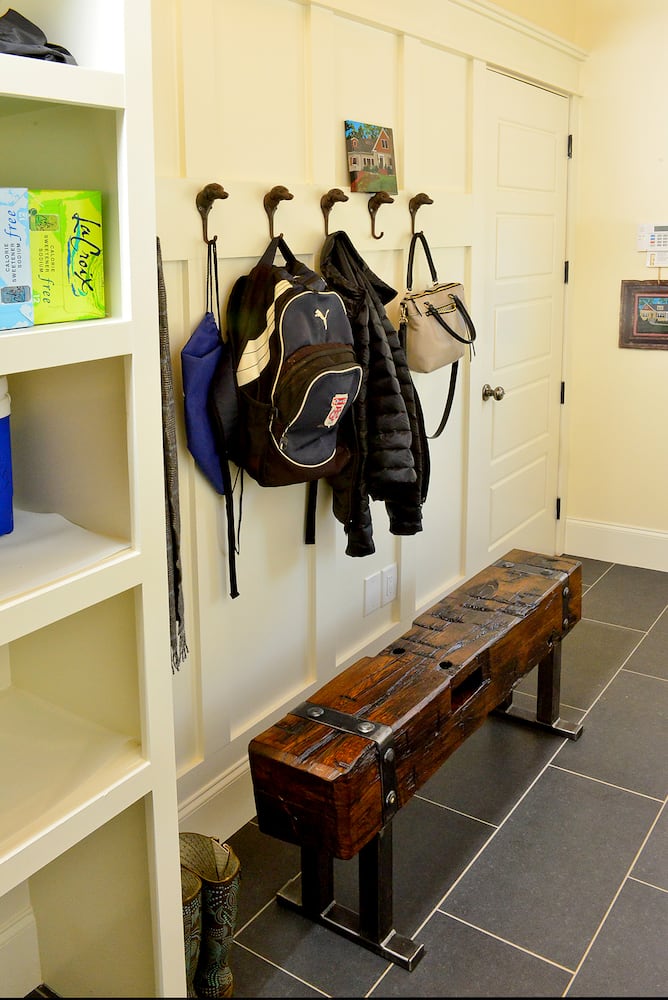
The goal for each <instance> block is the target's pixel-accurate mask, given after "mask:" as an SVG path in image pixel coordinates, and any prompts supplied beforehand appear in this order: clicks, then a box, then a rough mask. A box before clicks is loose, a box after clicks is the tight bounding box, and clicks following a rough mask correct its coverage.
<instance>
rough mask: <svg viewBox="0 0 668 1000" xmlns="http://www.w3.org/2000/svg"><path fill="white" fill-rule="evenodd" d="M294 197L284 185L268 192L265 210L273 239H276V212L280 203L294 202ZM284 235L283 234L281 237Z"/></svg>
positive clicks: (279, 185)
mask: <svg viewBox="0 0 668 1000" xmlns="http://www.w3.org/2000/svg"><path fill="white" fill-rule="evenodd" d="M293 198H294V195H292V194H290V192H289V191H288V189H287V188H286V187H284V186H283V184H277V185H276V187H273V188H272V189H271V191H268V192H267V194H266V195H265V196H264V202H263V204H264V210H265V212H266V213H267V217H268V218H269V235H270V237H271V239H272V240H273V238H274V212H275V211H276V209H277V208H278V203H279V202H280V201H292V199H293ZM282 235H283V234H282V233H281V236H282Z"/></svg>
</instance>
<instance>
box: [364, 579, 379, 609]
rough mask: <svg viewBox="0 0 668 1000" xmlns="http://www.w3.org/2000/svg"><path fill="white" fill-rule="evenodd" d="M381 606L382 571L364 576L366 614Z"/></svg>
mask: <svg viewBox="0 0 668 1000" xmlns="http://www.w3.org/2000/svg"><path fill="white" fill-rule="evenodd" d="M379 607H380V573H373V574H372V575H371V576H367V577H365V578H364V614H365V616H366V615H370V614H371V612H372V611H378V608H379Z"/></svg>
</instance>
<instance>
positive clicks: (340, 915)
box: [277, 823, 424, 972]
mask: <svg viewBox="0 0 668 1000" xmlns="http://www.w3.org/2000/svg"><path fill="white" fill-rule="evenodd" d="M301 857H302V871H301V875H297V876H296V877H295V878H293V879H291V880H290V881H289V882H287V883H286V885H284V886H283V888H282V889H281V890H280V892H278V893H277V899H278V901H279V903H282V904H283V905H284V906H288V907H290V909H293V910H296V911H297V912H298V913H301V914H302V916H305V917H309V919H311V920H313V921H315V922H316V923H319V924H321V925H322V926H323V927H328V928H329V929H330V930H332V931H335V932H336V933H337V934H341V935H343V937H346V938H348V939H349V940H351V941H355V942H356V943H357V944H359V945H361V946H362V947H363V948H367V949H368V950H369V951H373V952H375V954H376V955H380V956H381V957H382V958H386V959H387V960H388V961H390V962H394V963H395V964H396V965H400V966H401V967H402V968H404V969H407V970H408V971H409V972H411V971H412V970H413V969H414V968H415V966H416V965H417V963H418V962H419V961H420V959H421V958H422V956H423V955H424V945H422V944H416V943H415V941H412V940H411V939H410V938H405V937H402V936H401V935H400V934H397V932H396V931H395V930H394V929H393V927H392V920H393V918H392V908H393V901H392V825H391V823H388V824H386V826H384V827H383V829H382V830H381V831H380V833H378V834H376V836H375V837H374V838H373V840H372V841H370V842H369V843H368V844H367V845H366V846H365V847H363V848H362V850H361V851H360V853H359V857H358V863H359V913H355V912H354V910H350V909H348V908H347V907H345V906H341V904H340V903H337V902H336V901H335V899H334V861H333V859H332V857H331V855H328V854H326V853H325V852H324V851H317V850H313V849H309V848H306V847H302V850H301Z"/></svg>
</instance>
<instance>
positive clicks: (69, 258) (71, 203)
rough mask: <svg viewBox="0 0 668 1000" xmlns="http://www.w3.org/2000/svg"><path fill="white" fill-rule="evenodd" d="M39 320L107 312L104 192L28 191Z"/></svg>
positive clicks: (91, 316)
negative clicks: (103, 217) (103, 219)
mask: <svg viewBox="0 0 668 1000" xmlns="http://www.w3.org/2000/svg"><path fill="white" fill-rule="evenodd" d="M28 220H29V225H30V259H31V263H32V282H33V303H34V322H35V325H36V326H37V325H39V324H43V323H63V322H67V321H76V320H82V319H99V318H100V317H101V316H104V314H105V303H104V254H103V229H102V194H101V192H100V191H65V190H62V191H49V190H36V191H34V190H30V189H29V190H28Z"/></svg>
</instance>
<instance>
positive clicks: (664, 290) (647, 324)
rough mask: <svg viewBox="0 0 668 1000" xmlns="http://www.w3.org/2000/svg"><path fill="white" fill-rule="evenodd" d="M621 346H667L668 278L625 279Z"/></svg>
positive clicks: (622, 297) (620, 328)
mask: <svg viewBox="0 0 668 1000" xmlns="http://www.w3.org/2000/svg"><path fill="white" fill-rule="evenodd" d="M619 346H620V347H638V348H641V349H642V348H646V349H651V350H664V351H666V350H668V281H622V294H621V302H620V307H619Z"/></svg>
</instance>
